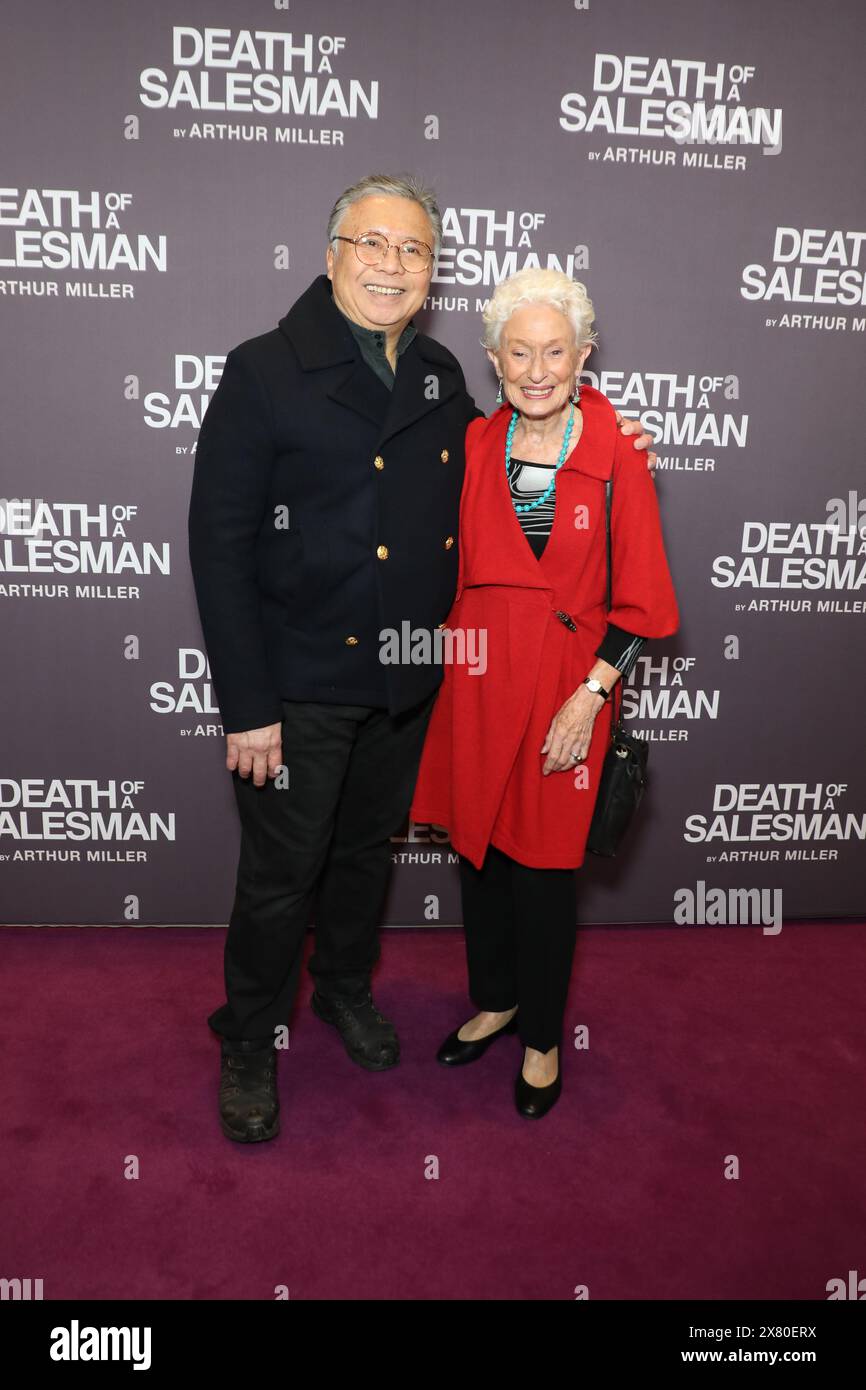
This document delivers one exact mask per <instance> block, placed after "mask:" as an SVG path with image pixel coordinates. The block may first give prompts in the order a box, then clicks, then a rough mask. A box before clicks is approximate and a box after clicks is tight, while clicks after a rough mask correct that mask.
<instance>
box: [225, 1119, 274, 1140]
mask: <svg viewBox="0 0 866 1390" xmlns="http://www.w3.org/2000/svg"><path fill="white" fill-rule="evenodd" d="M220 1129H221V1130H222V1132H223V1134H224V1135H225V1137H226V1139H233V1140H234V1142H235V1143H236V1144H263V1143H264V1142H265V1141H266V1140H267V1139H276V1137H277V1135H278V1134H279V1132H280V1121H279V1116H278V1117H277V1119H276V1120H275V1121H274V1124H273V1125H272V1127H271V1128H270V1129H265V1128H264V1127H262V1128H261V1129H260V1130H259V1129H256V1130H254V1131H253V1132H252V1133H250V1132H249V1131H246V1132H245V1133H243V1134H240V1133H238V1132H237V1130H233V1129H232V1128H231V1127H230V1126H229V1125H227V1124H226V1122H225V1120H223V1119H220Z"/></svg>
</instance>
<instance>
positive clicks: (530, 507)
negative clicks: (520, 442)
mask: <svg viewBox="0 0 866 1390" xmlns="http://www.w3.org/2000/svg"><path fill="white" fill-rule="evenodd" d="M519 419H520V412H519V411H517V410H515V412H514V414H513V415H512V417H511V424H510V425H509V426H508V434H507V435H506V436H505V477H506V478H508V470H509V468H510V467H511V444H512V441H513V439H514V431H515V430H516V429H517V421H518V420H519ZM573 428H574V402H572V405H571V409H570V410H569V412H568V424H567V425H566V427H565V434H564V435H563V437H562V448H561V449H560V451H559V458H558V459H557V460H556V467H555V468H554V470H553V473H552V475H551V479H550V482H549V483H548V484H547V487H546V488H545V489H544V492H543V493H542V494H541V496H540V497H536V499H535V501H534V502H515V503H514V510H515V511H516V512H531V511H534V510H535V508H536V507H540V506H541V504H542V502H546V501H547V499H548V497H549V496H550V494H551V493H552V492H553V489H554V488H555V487H556V475H557V473H558V472H559V470H560V468H561V467H562V465H563V464H564V463H565V457H566V454H567V453H568V444H569V440H570V439H571V431H572V430H573Z"/></svg>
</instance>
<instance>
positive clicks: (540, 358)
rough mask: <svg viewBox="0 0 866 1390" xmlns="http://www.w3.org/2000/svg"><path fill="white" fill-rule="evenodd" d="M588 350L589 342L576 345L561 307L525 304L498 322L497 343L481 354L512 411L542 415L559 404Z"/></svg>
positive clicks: (570, 389)
mask: <svg viewBox="0 0 866 1390" xmlns="http://www.w3.org/2000/svg"><path fill="white" fill-rule="evenodd" d="M591 350H592V349H591V345H587V346H586V347H583V348H578V346H577V343H576V342H575V336H574V329H573V327H572V325H571V323H570V321H569V319H568V318H567V317H566V315H565V314H563V313H562V312H561V310H559V309H555V308H554V307H553V305H552V304H532V303H530V304H519V305H518V306H517V308H516V309H515V310H514V313H513V314H512V315H511V317H510V319H508V320H507V322H506V323H504V324H503V325H502V334H501V337H500V340H499V347H498V348H496V349H491V350H488V354H487V355H488V357H489V358H490V360H491V362H492V363H493V364H494V366H495V367H496V369H497V372H498V373H499V375H500V376H501V377H502V386H503V390H504V392H505V395H506V398H507V400H508V401H509V402H510V403H511V405H513V406H514V408H515V410H519V411H520V413H521V415H526V416H527V417H528V418H529V419H536V420H542V419H544V418H545V417H547V416H549V415H556V414H557V413H558V412H559V411H560V410H563V409H564V408H565V406H566V404H567V403H568V398H569V396H570V395H571V394H572V392H573V390H574V387H575V382H576V380H577V376H578V373H579V372H580V370H581V368H582V367H583V364H584V362H585V361H586V358H587V357H588V356H589V353H590V351H591Z"/></svg>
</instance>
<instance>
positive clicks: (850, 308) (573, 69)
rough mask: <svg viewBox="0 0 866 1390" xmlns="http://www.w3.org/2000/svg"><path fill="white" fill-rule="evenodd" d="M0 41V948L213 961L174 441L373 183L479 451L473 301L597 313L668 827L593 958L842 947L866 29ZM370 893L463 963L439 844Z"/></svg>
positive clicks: (269, 14)
mask: <svg viewBox="0 0 866 1390" xmlns="http://www.w3.org/2000/svg"><path fill="white" fill-rule="evenodd" d="M3 17H4V45H3V57H2V60H0V61H2V85H0V103H2V130H3V137H2V138H3V154H2V173H0V184H2V188H0V306H2V318H3V335H4V345H5V351H4V357H3V371H2V376H0V399H2V421H3V447H2V458H3V473H2V487H0V496H2V501H0V561H2V563H0V601H2V607H0V612H2V619H3V641H2V652H3V702H4V717H3V725H2V744H3V751H2V768H0V893H2V901H0V920H3V921H6V922H16V923H52V922H82V923H124V922H139V923H142V924H147V923H154V924H160V923H174V922H180V923H223V922H225V921H226V919H227V916H228V912H229V909H230V903H231V896H232V888H233V880H234V869H235V862H236V850H237V843H238V827H237V821H236V816H235V810H234V802H233V798H232V793H231V786H230V779H229V776H228V774H227V773H226V772H225V770H224V762H223V748H224V745H223V740H222V736H221V728H220V723H219V712H218V709H217V707H216V704H215V700H214V695H213V691H212V689H211V686H210V683H209V678H208V669H207V664H206V660H205V655H204V653H203V651H202V640H201V633H200V629H199V624H198V618H197V613H196V608H195V603H194V597H193V590H192V584H191V579H190V574H189V568H188V561H187V551H186V512H187V502H188V497H189V488H190V480H191V473H192V465H193V460H194V455H195V447H196V438H197V433H198V429H199V425H200V423H201V418H202V414H203V412H204V410H205V409H206V407H207V403H208V399H209V396H210V395H211V393H212V392H213V390H214V387H215V386H216V384H217V382H218V380H219V376H220V371H221V369H222V365H223V361H224V358H225V354H226V352H227V351H228V350H229V348H230V347H232V346H233V345H234V344H235V343H237V342H240V341H241V340H243V339H245V338H247V337H250V336H252V335H254V334H257V333H260V332H264V331H266V330H268V329H270V328H271V327H273V326H274V325H275V323H276V321H277V319H278V318H279V317H280V316H281V315H282V314H283V313H285V311H286V309H287V308H288V306H289V305H290V304H291V303H292V301H293V300H294V299H295V298H296V297H297V296H298V294H299V293H301V291H303V289H304V288H305V287H306V286H307V284H308V283H309V282H310V280H311V279H312V278H313V276H315V275H316V274H318V273H319V272H320V271H321V270H322V268H323V261H324V252H325V245H324V226H325V219H326V215H327V213H328V210H329V208H330V206H331V204H332V202H333V200H334V198H335V196H336V195H337V193H339V191H340V190H341V189H342V188H343V187H344V186H346V185H347V184H349V183H351V182H353V181H354V180H355V179H357V178H358V177H359V176H361V175H362V174H364V173H367V172H370V171H374V170H375V171H381V170H384V171H391V172H399V171H403V170H411V171H415V172H417V173H419V174H421V175H422V176H424V177H425V178H427V179H428V180H429V181H431V182H432V183H433V184H434V185H435V187H436V188H437V190H438V193H439V196H440V202H441V205H442V208H443V211H444V215H445V240H444V246H443V251H442V255H441V257H440V259H439V263H438V269H437V271H436V274H435V276H434V281H433V285H432V287H431V297H430V300H429V303H428V305H427V306H426V309H425V315H424V319H425V325H424V326H425V327H426V328H427V329H428V331H431V332H432V333H433V334H434V335H435V336H437V337H439V338H441V340H442V341H443V342H445V343H446V344H447V345H448V346H449V347H450V348H452V349H453V350H454V351H455V352H456V353H457V354H458V355H459V357H460V359H461V361H462V363H463V364H464V366H465V370H466V375H467V378H468V380H469V383H470V387H471V389H472V390H473V392H474V393H475V395H476V398H477V400H478V401H479V402H480V403H481V404H482V405H483V406H484V407H485V408H492V406H493V397H494V381H493V376H492V372H491V370H490V368H489V366H488V364H487V361H486V358H485V357H484V354H483V352H482V350H481V348H480V346H479V336H480V328H481V323H480V311H481V308H482V306H483V304H484V302H485V300H486V299H487V297H488V296H489V295H490V293H491V291H492V288H493V286H494V285H495V284H496V282H497V281H498V280H499V279H500V278H502V277H503V276H504V275H506V274H508V273H509V272H511V271H513V270H515V269H518V268H521V267H523V266H527V265H542V266H555V267H561V268H563V269H565V270H566V271H568V272H569V273H571V274H573V275H574V276H576V277H577V278H579V279H581V280H583V281H585V283H586V284H587V286H588V287H589V290H590V293H591V295H592V298H593V300H594V301H595V304H596V308H597V313H598V328H599V331H600V346H599V348H598V350H597V351H596V352H594V353H593V354H592V356H591V358H590V360H589V363H588V366H589V368H590V369H591V370H589V371H588V372H587V379H588V380H589V381H591V382H592V383H593V384H594V385H598V386H600V388H601V389H602V390H603V391H605V392H606V393H607V395H608V396H609V397H610V398H611V400H612V401H614V402H615V403H616V404H617V405H618V406H620V408H621V409H622V410H623V411H624V412H625V413H626V414H629V415H635V414H640V415H641V416H642V417H643V419H644V420H645V421H647V422H648V424H649V425H650V426H651V428H652V431H653V432H654V434H655V435H656V438H657V445H656V447H657V450H658V453H659V455H660V458H661V467H660V471H659V473H658V475H657V487H658V496H659V500H660V504H661V508H662V513H663V518H664V526H665V533H666V537H667V544H668V548H669V555H670V560H671V566H672V570H673V573H674V577H675V581H676V583H677V588H678V592H679V596H680V601H681V608H682V626H681V630H680V632H679V633H678V634H677V636H676V637H675V638H673V639H671V640H669V641H666V642H656V643H653V644H652V645H651V646H649V648H648V650H647V651H646V655H645V656H644V657H643V658H642V659H641V660H640V661H639V662H638V665H637V668H636V670H635V672H634V674H633V676H632V678H631V679H630V681H629V683H628V687H627V693H626V713H627V714H628V715H629V716H630V720H631V723H632V724H633V726H634V727H635V728H636V729H638V730H640V731H642V732H643V733H644V734H645V735H646V737H648V738H649V739H650V740H651V741H652V749H651V771H652V778H653V781H652V787H651V791H650V794H649V796H648V799H647V801H646V802H645V808H644V809H643V810H642V813H641V818H640V825H639V828H638V827H636V828H635V831H634V834H633V838H632V839H631V842H630V843H629V846H628V852H627V853H625V854H624V855H623V857H622V859H621V860H617V861H613V862H602V861H598V860H593V859H589V860H588V861H587V864H586V866H585V869H584V872H583V875H582V881H581V890H582V891H581V900H580V916H581V920H582V921H585V922H623V921H645V922H653V921H669V920H671V918H672V916H673V915H674V913H675V909H677V904H685V905H686V907H685V908H684V911H686V910H687V908H688V893H689V892H691V894H692V895H693V899H694V901H693V906H694V907H695V909H696V910H697V911H698V912H700V909H701V903H702V901H703V900H705V899H706V897H707V895H710V894H714V897H713V901H716V902H718V903H720V904H721V903H722V900H723V899H724V902H726V903H728V905H730V903H731V902H732V901H733V896H732V894H733V890H736V889H740V888H742V889H746V888H752V889H760V890H762V891H763V893H764V900H763V901H764V902H765V903H767V904H769V902H770V901H771V899H772V901H773V902H774V903H775V904H776V905H778V904H782V905H783V911H784V914H785V916H786V917H789V918H797V917H808V916H815V915H817V916H822V917H833V916H854V915H857V914H861V913H862V912H863V910H864V907H866V901H864V898H866V892H864V875H863V864H864V846H863V842H864V837H866V746H864V739H863V736H862V733H861V731H860V728H859V725H860V720H859V717H858V703H859V701H858V691H859V689H860V688H861V684H862V677H863V667H864V661H863V650H864V644H863V631H864V619H863V608H864V596H866V588H864V578H866V543H864V535H866V504H864V498H863V494H864V493H866V484H864V481H863V463H862V452H863V445H862V442H861V440H862V437H863V432H864V414H866V404H864V399H863V390H862V384H863V359H864V353H863V349H864V342H866V331H864V326H866V302H864V300H866V295H864V266H866V249H864V241H866V191H864V184H863V156H862V149H863V129H864V124H866V88H864V84H863V79H862V52H863V40H864V36H866V11H864V7H863V5H862V4H861V3H860V0H849V2H848V3H833V0H830V3H827V4H824V5H821V6H818V5H815V4H814V3H808V2H807V0H763V3H762V4H760V5H754V4H753V3H751V0H749V2H748V3H747V0H736V2H734V3H732V2H731V0H728V3H721V4H720V3H718V0H693V3H690V4H687V5H684V4H682V3H679V0H658V3H654V4H648V3H646V0H588V3H574V0H533V3H532V4H529V5H522V6H520V5H516V6H508V7H505V6H503V5H502V4H501V3H500V2H499V0H496V2H495V0H474V3H472V4H468V5H467V4H463V3H461V4H457V3H455V0H440V2H439V3H438V4H435V5H429V6H423V5H417V6H412V5H410V6H406V5H405V3H398V0H377V4H376V5H375V6H367V5H359V4H355V3H349V0H291V3H290V4H289V3H273V0H270V2H269V0H244V3H243V4H239V3H230V0H149V3H147V4H141V3H135V2H134V0H88V3H85V4H79V5H69V4H66V3H60V0H42V3H39V4H29V3H25V2H24V0H18V3H13V2H12V0H7V3H5V4H4V6H3ZM394 856H395V861H396V865H397V867H396V873H395V876H394V881H393V888H392V892H391V894H390V898H389V903H388V909H387V921H388V922H389V923H390V924H417V925H425V924H426V925H435V924H436V923H437V922H438V923H440V924H445V923H455V922H459V920H460V912H459V900H458V893H457V882H456V871H455V869H454V865H453V854H452V853H451V851H450V847H449V845H448V843H447V840H446V839H445V838H444V836H443V835H442V833H441V832H439V831H436V830H435V829H434V828H432V827H430V826H410V827H406V828H405V830H404V833H403V834H402V835H401V836H399V837H396V838H395V841H394ZM718 890H721V891H718ZM780 894H781V897H779V895H780ZM702 895H703V899H702ZM724 911H725V908H724V905H722V906H719V908H718V914H719V915H720V917H721V920H724ZM681 915H682V914H681Z"/></svg>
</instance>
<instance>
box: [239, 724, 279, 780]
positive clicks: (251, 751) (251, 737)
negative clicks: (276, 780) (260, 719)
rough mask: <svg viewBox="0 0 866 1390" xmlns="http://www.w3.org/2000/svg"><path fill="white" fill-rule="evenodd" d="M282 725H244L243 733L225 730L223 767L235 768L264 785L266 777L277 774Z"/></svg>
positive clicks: (240, 773)
mask: <svg viewBox="0 0 866 1390" xmlns="http://www.w3.org/2000/svg"><path fill="white" fill-rule="evenodd" d="M282 751H283V726H282V724H267V725H266V726H265V728H263V729H247V730H246V732H245V733H239V734H226V767H227V768H228V770H229V772H234V771H235V769H237V771H238V774H239V776H241V777H249V775H250V772H252V774H253V782H254V783H255V785H256V786H257V787H263V786H264V785H265V782H266V781H267V779H268V778H269V777H276V775H277V772H278V771H279V768H280V765H281V763H282Z"/></svg>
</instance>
